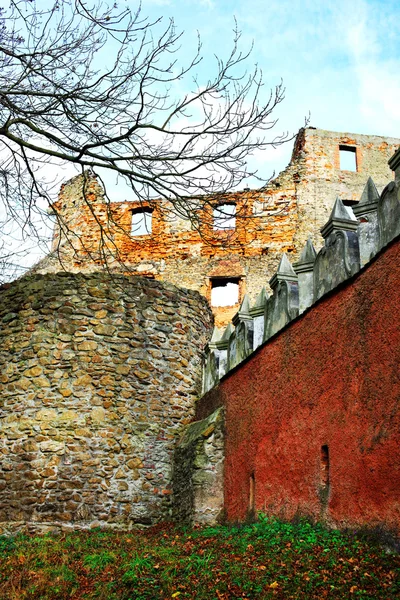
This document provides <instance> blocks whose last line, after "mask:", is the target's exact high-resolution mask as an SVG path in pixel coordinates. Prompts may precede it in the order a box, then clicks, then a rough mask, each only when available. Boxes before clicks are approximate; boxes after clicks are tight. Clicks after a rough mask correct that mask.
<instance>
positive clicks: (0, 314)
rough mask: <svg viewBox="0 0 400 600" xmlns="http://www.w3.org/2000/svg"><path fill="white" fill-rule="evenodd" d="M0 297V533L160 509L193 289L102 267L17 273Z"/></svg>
mask: <svg viewBox="0 0 400 600" xmlns="http://www.w3.org/2000/svg"><path fill="white" fill-rule="evenodd" d="M0 297H1V310H0V322H1V325H2V327H1V332H0V333H1V346H0V372H1V378H0V389H1V391H0V430H1V436H0V531H5V530H12V529H17V528H21V527H23V526H25V527H28V528H29V529H30V530H41V531H44V530H46V528H48V527H51V528H55V527H58V528H60V527H61V528H67V527H75V528H76V527H88V526H91V525H93V524H97V525H104V526H109V527H124V528H126V527H131V526H133V525H135V524H136V525H137V524H148V523H152V522H154V521H157V520H159V519H168V518H170V517H171V496H172V485H171V482H172V459H173V451H174V444H175V440H176V439H177V438H178V437H179V436H181V435H182V430H183V428H184V426H185V425H187V424H188V423H189V422H190V421H191V420H192V418H193V415H194V405H195V399H196V398H197V396H198V393H199V391H200V386H201V360H202V350H203V348H204V345H205V343H206V341H207V339H208V338H209V335H210V333H211V328H212V315H211V313H210V311H209V308H208V306H207V302H206V301H205V299H204V298H202V297H201V296H200V295H199V294H198V293H196V292H193V291H185V290H179V289H177V288H175V287H174V286H172V285H169V284H164V283H162V282H157V281H152V280H148V279H146V278H139V277H132V278H129V277H124V276H115V277H110V276H108V275H106V274H104V273H103V274H100V273H98V274H92V275H72V274H58V275H46V276H40V275H36V276H32V277H26V278H23V279H21V280H19V281H16V282H14V283H12V284H8V285H6V286H3V289H1V290H0Z"/></svg>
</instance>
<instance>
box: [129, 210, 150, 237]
mask: <svg viewBox="0 0 400 600" xmlns="http://www.w3.org/2000/svg"><path fill="white" fill-rule="evenodd" d="M152 216H153V215H152V211H151V210H150V209H149V208H138V209H135V210H133V211H132V225H131V235H132V236H136V235H150V234H151V228H152Z"/></svg>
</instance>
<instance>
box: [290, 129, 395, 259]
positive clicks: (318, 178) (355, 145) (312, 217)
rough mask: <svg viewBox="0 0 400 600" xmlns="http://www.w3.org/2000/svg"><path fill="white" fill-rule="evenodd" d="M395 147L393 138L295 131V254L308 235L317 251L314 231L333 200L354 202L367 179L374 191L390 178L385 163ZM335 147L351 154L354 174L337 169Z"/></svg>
mask: <svg viewBox="0 0 400 600" xmlns="http://www.w3.org/2000/svg"><path fill="white" fill-rule="evenodd" d="M399 146H400V140H399V139H396V138H384V137H381V136H372V135H360V134H354V133H335V132H332V131H325V130H323V129H314V128H311V127H309V128H307V129H304V130H302V131H300V133H299V135H298V137H297V141H296V144H295V148H294V151H293V157H292V164H295V163H298V164H300V166H301V168H300V171H299V177H298V178H297V179H298V182H297V185H296V206H297V227H296V234H295V237H294V244H295V247H296V250H298V249H299V248H301V247H302V245H303V244H304V242H305V240H306V239H307V238H308V237H309V236H311V238H312V239H313V241H314V243H315V244H316V246H317V247H319V246H320V243H321V242H320V236H319V231H320V228H321V227H322V226H323V225H324V224H325V223H326V221H327V220H328V217H329V214H330V212H331V210H332V206H333V204H334V201H335V199H336V198H340V199H341V200H342V201H344V202H346V201H347V202H349V203H350V202H354V203H357V202H358V201H359V199H360V196H361V193H362V191H363V189H364V186H365V184H366V182H367V179H368V177H371V178H372V179H373V181H374V183H375V185H376V187H377V189H378V191H379V192H381V191H382V190H383V188H384V187H385V185H386V184H387V183H388V181H390V180H391V179H393V173H392V171H391V169H390V168H389V165H388V161H389V159H390V157H391V156H392V155H393V154H394V153H395V151H396V150H397V148H398V147H399ZM340 148H348V149H350V150H354V163H355V169H356V170H355V171H350V170H347V169H341V168H340V167H341V164H340Z"/></svg>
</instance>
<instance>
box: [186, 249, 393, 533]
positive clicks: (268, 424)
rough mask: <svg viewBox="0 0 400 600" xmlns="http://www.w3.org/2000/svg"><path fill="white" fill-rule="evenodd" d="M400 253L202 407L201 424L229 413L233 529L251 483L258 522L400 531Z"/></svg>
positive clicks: (302, 322)
mask: <svg viewBox="0 0 400 600" xmlns="http://www.w3.org/2000/svg"><path fill="white" fill-rule="evenodd" d="M399 253H400V241H399V239H397V240H395V241H394V242H392V243H391V244H390V246H389V247H387V248H386V249H384V250H382V251H381V253H380V254H379V255H377V256H376V257H375V259H374V260H373V261H372V262H371V263H369V265H367V266H366V267H365V268H364V270H362V271H360V272H359V273H358V274H357V275H356V276H355V277H354V278H353V279H351V280H349V281H347V282H344V283H342V285H341V286H340V287H339V288H337V289H336V290H334V291H332V292H331V293H330V294H329V295H327V296H325V297H324V298H322V299H321V300H320V301H319V302H318V303H316V304H315V305H314V306H313V307H312V308H311V309H309V310H308V311H306V312H304V313H303V315H302V316H301V317H299V318H298V319H297V320H296V321H294V322H293V323H292V324H291V326H290V327H287V328H286V329H284V330H283V331H281V333H280V334H278V335H276V336H275V337H274V338H273V339H271V340H270V341H269V342H268V343H266V344H264V345H263V346H262V347H261V348H258V350H257V351H256V352H254V353H253V354H252V355H251V356H250V357H248V358H247V360H246V361H245V362H244V363H243V364H242V365H240V367H238V368H236V370H235V371H233V372H232V373H228V374H227V375H226V376H225V378H224V379H223V380H222V381H221V382H220V383H219V386H218V387H217V388H214V389H213V390H211V391H210V392H209V393H208V394H206V395H205V396H203V398H202V399H201V400H200V401H199V402H198V404H197V410H196V418H197V419H204V418H205V417H206V416H207V414H209V412H211V411H214V410H215V409H216V408H217V407H218V406H224V407H225V431H226V438H225V466H224V471H225V474H224V493H225V509H226V514H227V517H228V519H229V520H230V521H237V520H244V519H245V518H246V515H247V512H248V509H249V495H250V486H251V484H250V480H251V478H252V477H254V481H255V509H256V510H260V511H263V512H264V513H267V514H274V515H278V516H281V517H284V518H289V519H290V518H292V517H293V516H294V515H295V514H296V513H297V514H298V513H300V514H306V515H311V516H312V517H314V518H315V519H325V520H326V521H327V522H328V523H330V524H331V525H334V526H359V525H365V524H368V525H370V526H373V525H384V526H386V527H389V528H392V529H397V530H399V531H400V505H399V479H400V477H399V476H400V471H399V466H400V439H399V432H400V422H399V417H400V415H399V402H398V399H399V397H400V377H399V369H398V365H399V361H400V320H399V317H400V310H399V309H400V287H399V283H398V282H399V279H400V262H399ZM326 448H328V449H329V480H328V481H327V479H326V476H325V471H324V473H323V470H325V462H324V460H323V459H324V457H326ZM324 449H325V452H324ZM322 454H324V456H322Z"/></svg>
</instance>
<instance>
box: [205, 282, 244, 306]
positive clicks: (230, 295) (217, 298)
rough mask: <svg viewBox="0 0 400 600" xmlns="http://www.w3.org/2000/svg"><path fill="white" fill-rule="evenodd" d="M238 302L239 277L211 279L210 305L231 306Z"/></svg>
mask: <svg viewBox="0 0 400 600" xmlns="http://www.w3.org/2000/svg"><path fill="white" fill-rule="evenodd" d="M238 302H239V278H227V277H225V278H222V279H212V280H211V306H233V305H234V304H237V303H238Z"/></svg>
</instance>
